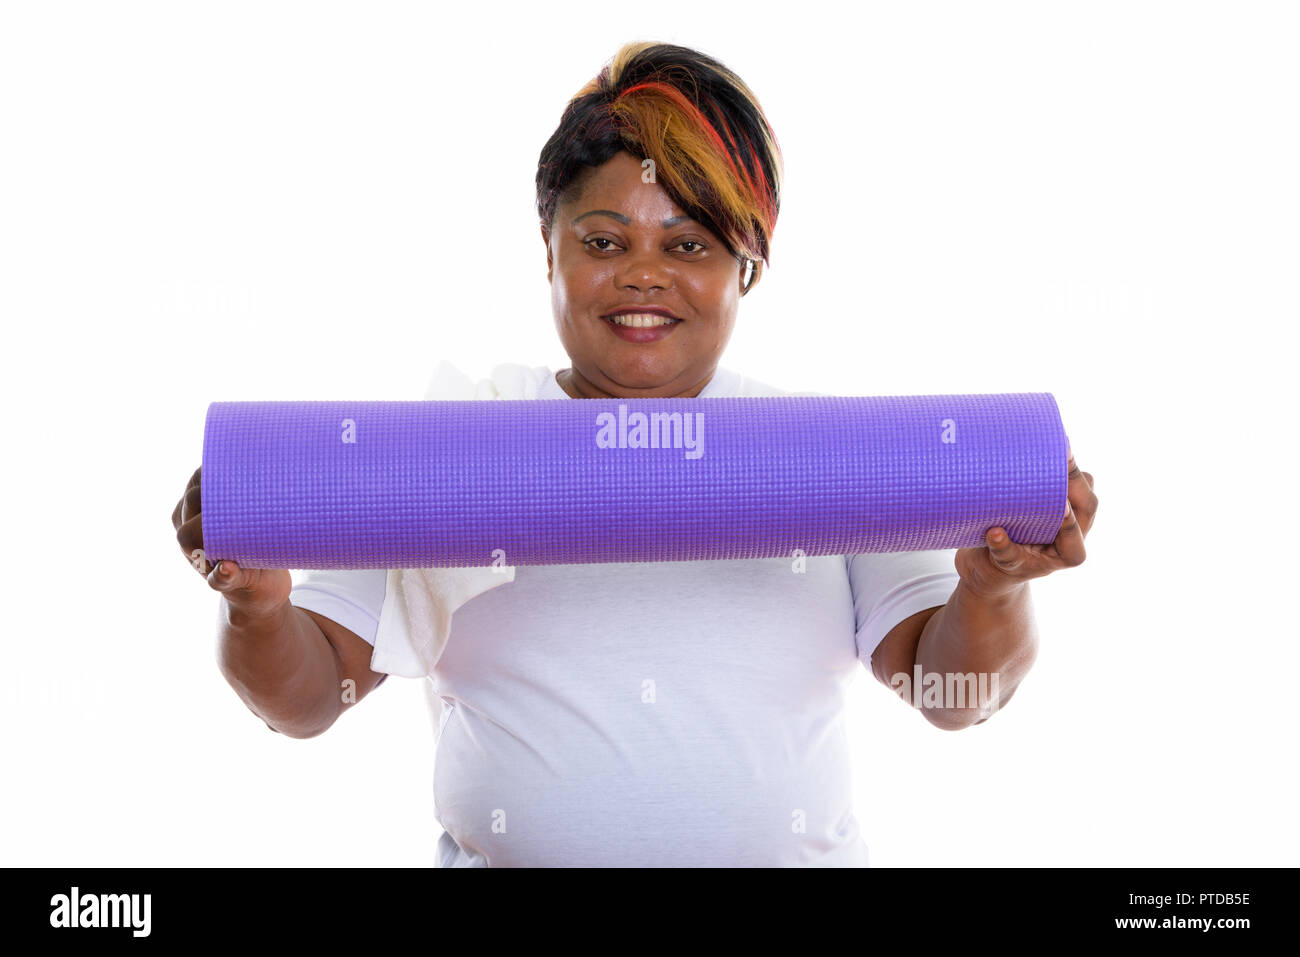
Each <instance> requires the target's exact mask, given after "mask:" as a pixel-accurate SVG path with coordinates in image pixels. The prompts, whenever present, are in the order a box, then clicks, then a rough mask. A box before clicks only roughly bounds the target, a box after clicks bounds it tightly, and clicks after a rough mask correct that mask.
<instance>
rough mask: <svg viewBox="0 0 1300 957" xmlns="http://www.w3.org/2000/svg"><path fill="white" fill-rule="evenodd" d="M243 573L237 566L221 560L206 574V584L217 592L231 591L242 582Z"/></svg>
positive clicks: (227, 560)
mask: <svg viewBox="0 0 1300 957" xmlns="http://www.w3.org/2000/svg"><path fill="white" fill-rule="evenodd" d="M243 578H244V573H243V571H242V570H241V569H240V567H239V566H238V565H236V564H235V563H234V562H232V561H230V559H228V558H223V559H222V560H221V561H219V562H217V563H216V564H215V565H213V566H212V571H210V572H208V584H209V585H211V586H212V587H213V588H215V589H216V590H217V591H219V592H227V591H233V590H234V589H236V588H238V587H239V586H240V584H241V583H242V582H243Z"/></svg>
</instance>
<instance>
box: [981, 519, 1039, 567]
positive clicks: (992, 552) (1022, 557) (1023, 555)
mask: <svg viewBox="0 0 1300 957" xmlns="http://www.w3.org/2000/svg"><path fill="white" fill-rule="evenodd" d="M984 540H985V541H986V542H988V547H989V558H990V559H992V560H993V564H994V565H996V566H997V567H998V568H999V569H1001V570H1002V571H1004V572H1006V573H1007V574H1008V575H1020V574H1023V573H1024V571H1025V570H1026V564H1027V554H1028V553H1027V552H1026V550H1025V547H1024V546H1023V545H1017V544H1016V543H1015V542H1013V541H1012V540H1011V536H1010V535H1008V534H1007V530H1006V529H1005V528H1002V527H1000V526H995V527H993V528H990V529H989V530H988V531H987V532H986V533H985V534H984Z"/></svg>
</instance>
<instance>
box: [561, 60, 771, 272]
mask: <svg viewBox="0 0 1300 957" xmlns="http://www.w3.org/2000/svg"><path fill="white" fill-rule="evenodd" d="M621 150H626V151H628V152H629V153H631V154H633V155H634V156H638V157H641V158H643V159H651V160H653V161H654V167H653V169H654V173H655V182H657V183H659V184H660V185H661V186H663V188H664V190H665V191H666V192H667V193H668V194H669V195H670V196H671V197H672V198H673V201H674V202H676V203H677V205H678V206H680V207H681V208H682V209H683V210H684V211H685V212H686V213H687V215H689V216H691V218H693V219H695V220H696V221H698V222H699V223H701V224H703V225H704V226H706V227H708V228H709V229H710V230H711V231H713V232H714V233H715V234H716V235H718V236H719V237H720V238H721V239H722V241H723V242H724V243H725V244H726V245H727V250H728V252H730V253H731V254H732V255H733V256H736V257H737V258H740V257H744V258H745V259H748V260H750V261H751V262H753V268H754V272H753V275H752V276H751V277H750V280H749V283H748V285H747V286H746V289H748V288H749V287H750V286H752V285H753V283H754V282H755V281H757V279H758V273H759V271H760V269H761V268H762V266H761V263H765V262H770V249H771V242H772V232H773V230H774V229H775V227H776V217H777V213H778V212H779V211H780V208H781V177H782V163H781V150H780V147H779V145H778V144H777V141H776V135H775V134H774V133H773V132H772V128H771V126H770V125H769V124H768V122H767V117H766V116H764V115H763V110H762V108H761V107H760V106H759V103H758V100H757V98H756V97H755V96H754V94H753V92H752V91H751V90H750V89H749V87H748V86H746V85H745V84H744V82H743V81H742V80H741V79H740V78H739V77H738V76H736V75H735V74H734V73H732V72H731V71H730V70H728V69H727V68H726V67H725V66H723V65H722V64H721V63H719V62H718V61H717V60H715V59H713V58H711V57H708V56H705V55H704V54H703V53H700V52H698V51H696V50H691V49H689V48H687V47H681V46H675V45H672V44H667V43H650V42H646V43H629V44H627V45H625V46H624V47H623V48H622V49H620V50H619V51H618V53H617V54H616V55H615V56H614V58H613V59H612V60H611V61H610V62H609V63H608V64H606V65H605V67H604V69H602V70H601V71H600V73H599V74H597V76H596V77H595V79H593V80H591V82H589V83H587V85H586V86H584V87H583V88H582V89H581V90H579V91H578V92H577V93H576V94H575V95H574V97H573V99H571V100H570V101H569V103H568V105H567V106H566V107H565V110H564V114H563V115H562V116H561V117H560V125H559V127H558V128H557V129H556V130H555V132H554V133H553V134H552V135H551V138H550V139H549V140H548V141H547V142H546V145H545V146H544V147H543V148H542V153H541V156H540V157H539V159H538V163H537V212H538V215H539V216H541V220H542V225H543V226H545V227H546V228H547V229H550V227H551V224H552V223H553V221H554V219H555V210H556V207H557V206H558V205H559V204H560V203H561V202H564V201H565V200H568V199H571V198H572V197H573V195H574V194H575V193H576V191H577V190H578V189H580V188H581V185H582V181H583V179H584V178H585V174H586V173H587V172H588V171H589V170H590V169H592V168H594V167H597V166H600V165H602V164H603V163H605V162H606V161H608V160H609V159H610V158H612V157H613V156H614V155H616V154H617V153H618V152H620V151H621Z"/></svg>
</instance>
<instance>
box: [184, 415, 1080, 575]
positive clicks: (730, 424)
mask: <svg viewBox="0 0 1300 957" xmlns="http://www.w3.org/2000/svg"><path fill="white" fill-rule="evenodd" d="M1067 455H1068V444H1067V437H1066V435H1065V432H1064V429H1063V427H1062V424H1061V418H1060V413H1059V411H1058V409H1057V406H1056V400H1055V399H1054V398H1053V397H1052V395H1051V394H1050V393H1046V392H1041V393H1012V394H1001V395H922V396H873V397H866V396H857V397H842V396H826V397H821V396H816V397H811V396H798V397H795V396H781V397H773V398H707V399H542V400H518V401H515V400H489V401H442V402H215V403H213V404H212V405H211V406H209V408H208V416H207V424H206V429H205V433H204V441H203V479H202V489H203V492H202V495H203V503H202V510H203V538H204V548H205V551H206V552H207V554H208V557H209V558H210V559H211V560H213V561H216V560H218V559H232V560H234V561H237V562H239V563H240V564H243V565H247V566H249V567H255V568H294V569H307V568H418V567H435V566H438V567H453V566H459V567H465V566H483V565H493V564H498V565H568V564H587V563H594V562H661V561H699V560H719V559H750V558H776V557H789V556H793V555H796V554H798V552H797V551H796V550H802V553H803V554H805V555H841V554H854V553H858V552H892V551H916V550H922V549H934V548H960V547H966V546H977V545H983V544H984V533H985V531H986V530H987V529H989V528H990V527H992V526H994V525H1000V526H1003V527H1004V528H1006V530H1007V532H1008V534H1010V536H1011V538H1012V539H1013V540H1014V541H1017V542H1022V543H1035V544H1041V543H1047V542H1050V541H1052V540H1053V539H1054V538H1055V537H1056V532H1057V530H1058V529H1059V528H1060V525H1061V522H1062V520H1063V518H1064V515H1065V506H1066V483H1067V479H1066V461H1067Z"/></svg>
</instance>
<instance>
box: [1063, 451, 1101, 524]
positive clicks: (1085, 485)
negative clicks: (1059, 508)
mask: <svg viewBox="0 0 1300 957" xmlns="http://www.w3.org/2000/svg"><path fill="white" fill-rule="evenodd" d="M1070 466H1071V473H1070V475H1071V478H1070V481H1069V485H1068V489H1067V492H1066V499H1067V502H1068V505H1069V509H1067V510H1066V515H1067V516H1068V515H1069V513H1070V509H1072V510H1073V511H1074V515H1075V517H1076V519H1077V520H1078V523H1079V529H1080V534H1082V535H1085V536H1086V535H1087V534H1088V530H1089V529H1090V528H1092V521H1093V518H1094V517H1095V516H1096V514H1097V493H1096V492H1094V491H1093V490H1092V476H1091V475H1089V474H1088V473H1087V472H1083V471H1080V470H1079V466H1078V465H1077V464H1076V463H1075V461H1074V456H1073V455H1071V456H1070Z"/></svg>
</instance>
